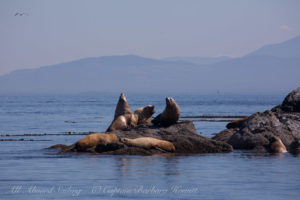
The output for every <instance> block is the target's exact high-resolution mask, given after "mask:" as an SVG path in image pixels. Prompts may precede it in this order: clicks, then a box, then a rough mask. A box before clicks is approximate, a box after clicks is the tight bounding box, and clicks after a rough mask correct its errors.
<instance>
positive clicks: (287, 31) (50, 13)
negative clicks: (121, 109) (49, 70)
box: [0, 0, 300, 75]
mask: <svg viewBox="0 0 300 200" xmlns="http://www.w3.org/2000/svg"><path fill="white" fill-rule="evenodd" d="M299 11H300V1H299V0H284V1H283V0H226V1H225V0H218V1H217V0H205V1H204V0H203V1H202V0H180V1H179V0H147V1H146V0H106V1H104V0H103V1H102V0H81V1H79V0H51V1H50V0H49V1H42V0H26V1H25V0H0V75H1V74H5V73H8V72H10V71H12V70H14V69H21V68H33V67H39V66H44V65H49V64H55V63H61V62H65V61H70V60H75V59H79V58H85V57H95V56H96V57H98V56H105V55H124V54H136V55H140V56H145V57H152V58H163V57H168V56H205V57H206V56H210V57H215V56H232V57H239V56H243V55H245V54H247V53H248V52H251V51H253V50H256V49H257V48H259V47H261V46H263V45H266V44H272V43H279V42H282V41H285V40H288V39H290V38H292V37H295V36H297V35H300V23H299V19H300V12H299ZM17 12H19V13H23V12H25V13H27V14H28V16H27V14H25V15H23V16H20V15H17V16H15V14H16V13H17Z"/></svg>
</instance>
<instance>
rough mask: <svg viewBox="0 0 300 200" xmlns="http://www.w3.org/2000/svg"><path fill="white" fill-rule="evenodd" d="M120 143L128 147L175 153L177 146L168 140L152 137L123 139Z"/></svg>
mask: <svg viewBox="0 0 300 200" xmlns="http://www.w3.org/2000/svg"><path fill="white" fill-rule="evenodd" d="M120 141H121V142H123V143H124V144H126V145H127V146H133V147H140V148H144V149H159V150H162V151H168V152H175V146H174V145H173V144H172V143H171V142H169V141H166V140H159V139H156V138H152V137H140V138H136V139H129V138H121V139H120Z"/></svg>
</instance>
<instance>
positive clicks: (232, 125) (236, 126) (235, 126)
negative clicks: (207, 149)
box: [226, 117, 249, 129]
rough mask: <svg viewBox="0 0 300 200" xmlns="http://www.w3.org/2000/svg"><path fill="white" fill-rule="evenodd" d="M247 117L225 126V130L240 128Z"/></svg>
mask: <svg viewBox="0 0 300 200" xmlns="http://www.w3.org/2000/svg"><path fill="white" fill-rule="evenodd" d="M248 118H249V117H244V118H242V119H238V120H234V121H232V122H230V123H228V124H227V125H226V128H228V129H230V128H240V127H241V125H242V124H243V123H244V121H246V120H247V119H248Z"/></svg>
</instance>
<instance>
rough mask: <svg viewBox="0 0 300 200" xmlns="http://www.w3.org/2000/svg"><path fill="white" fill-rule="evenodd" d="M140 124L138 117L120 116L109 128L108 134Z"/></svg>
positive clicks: (131, 114) (132, 115)
mask: <svg viewBox="0 0 300 200" xmlns="http://www.w3.org/2000/svg"><path fill="white" fill-rule="evenodd" d="M137 124H138V116H137V115H135V114H133V113H130V114H124V115H120V116H118V117H117V118H116V119H115V120H114V121H113V122H112V123H111V124H110V126H109V127H108V129H107V130H106V132H111V131H114V130H127V129H130V128H133V127H135V126H136V125H137Z"/></svg>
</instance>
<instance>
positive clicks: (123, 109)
mask: <svg viewBox="0 0 300 200" xmlns="http://www.w3.org/2000/svg"><path fill="white" fill-rule="evenodd" d="M130 113H131V110H130V106H129V104H128V102H127V99H126V97H125V95H124V93H122V94H121V95H120V97H119V101H118V104H117V106H116V110H115V116H114V119H116V118H117V117H118V116H120V115H124V114H130Z"/></svg>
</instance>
